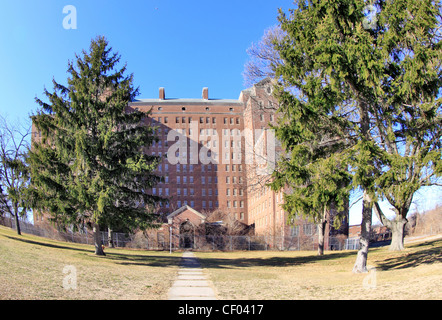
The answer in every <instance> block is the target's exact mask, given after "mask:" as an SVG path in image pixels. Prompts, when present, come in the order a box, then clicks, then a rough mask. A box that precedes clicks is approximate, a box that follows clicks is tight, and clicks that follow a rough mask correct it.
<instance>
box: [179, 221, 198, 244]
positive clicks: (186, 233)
mask: <svg viewBox="0 0 442 320" xmlns="http://www.w3.org/2000/svg"><path fill="white" fill-rule="evenodd" d="M194 240H195V227H194V225H193V224H192V223H191V222H190V221H189V219H187V220H186V221H184V222H183V223H181V225H180V248H184V249H192V248H193V243H194Z"/></svg>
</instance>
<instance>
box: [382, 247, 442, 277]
mask: <svg viewBox="0 0 442 320" xmlns="http://www.w3.org/2000/svg"><path fill="white" fill-rule="evenodd" d="M441 248H442V240H433V241H426V242H422V243H419V244H415V245H410V246H408V247H407V249H412V250H416V251H415V252H411V253H408V254H405V255H401V256H399V257H393V258H389V259H385V260H384V261H382V262H379V263H378V264H377V266H376V268H379V269H380V270H395V269H405V268H413V267H417V266H420V265H423V264H432V263H436V262H442V253H441Z"/></svg>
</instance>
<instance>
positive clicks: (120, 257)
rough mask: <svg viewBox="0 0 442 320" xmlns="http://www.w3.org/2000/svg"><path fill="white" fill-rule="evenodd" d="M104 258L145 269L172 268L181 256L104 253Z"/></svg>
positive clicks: (176, 264) (177, 263)
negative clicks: (144, 267)
mask: <svg viewBox="0 0 442 320" xmlns="http://www.w3.org/2000/svg"><path fill="white" fill-rule="evenodd" d="M106 258H107V259H108V260H111V261H113V262H115V263H117V264H121V265H128V266H129V265H130V266H134V265H138V266H146V267H174V266H178V265H179V264H180V262H181V256H161V255H151V254H150V253H147V252H146V254H145V255H143V254H138V255H137V254H122V253H113V252H112V253H106Z"/></svg>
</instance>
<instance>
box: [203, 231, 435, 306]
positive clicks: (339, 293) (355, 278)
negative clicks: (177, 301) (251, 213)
mask: <svg viewBox="0 0 442 320" xmlns="http://www.w3.org/2000/svg"><path fill="white" fill-rule="evenodd" d="M196 256H197V257H198V258H199V259H200V262H201V264H202V266H203V267H204V268H206V272H207V274H208V275H209V277H210V279H211V281H212V282H213V284H214V287H215V288H216V290H217V294H218V297H219V298H220V299H247V300H259V299H383V300H385V299H442V240H441V239H439V240H434V241H427V242H420V243H414V244H409V245H407V246H406V249H405V250H404V251H402V252H390V251H389V250H388V247H384V248H376V249H370V252H369V255H368V265H370V266H371V267H372V269H371V271H370V273H368V274H353V273H352V272H351V270H352V268H353V264H354V262H355V258H356V251H334V252H330V251H328V252H326V254H325V255H324V256H321V257H318V256H317V255H316V252H307V251H304V252H302V251H301V252H300V251H295V252H276V251H260V252H257V251H250V252H235V253H230V252H226V253H224V252H222V253H220V252H206V253H202V252H198V253H196ZM373 267H374V268H375V269H373Z"/></svg>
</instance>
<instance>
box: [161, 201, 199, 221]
mask: <svg viewBox="0 0 442 320" xmlns="http://www.w3.org/2000/svg"><path fill="white" fill-rule="evenodd" d="M186 210H189V211H191V212H193V213H194V214H195V215H197V216H198V217H200V218H201V220H202V221H203V222H204V221H205V220H206V216H205V215H203V214H202V213H201V212H199V211H196V210H195V209H193V208H192V207H189V206H188V205H184V206H182V207H181V208H179V209H177V210H175V211H174V212H172V213H171V214H169V215H168V216H167V221H168V223H169V224H171V223H172V219H173V217H175V216H177V215H179V214H180V213H182V212H184V211H186Z"/></svg>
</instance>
